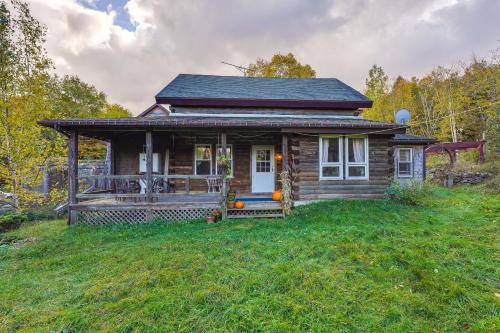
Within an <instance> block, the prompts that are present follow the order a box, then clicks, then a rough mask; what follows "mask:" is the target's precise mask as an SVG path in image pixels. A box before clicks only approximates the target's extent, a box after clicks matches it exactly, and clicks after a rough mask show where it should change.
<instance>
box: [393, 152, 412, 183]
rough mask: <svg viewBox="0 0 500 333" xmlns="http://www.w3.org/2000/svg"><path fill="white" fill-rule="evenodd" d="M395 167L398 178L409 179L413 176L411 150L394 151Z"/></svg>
mask: <svg viewBox="0 0 500 333" xmlns="http://www.w3.org/2000/svg"><path fill="white" fill-rule="evenodd" d="M396 159H397V161H396V163H397V164H396V165H397V168H398V177H402V178H404V177H411V176H412V175H413V152H412V149H411V148H398V149H396Z"/></svg>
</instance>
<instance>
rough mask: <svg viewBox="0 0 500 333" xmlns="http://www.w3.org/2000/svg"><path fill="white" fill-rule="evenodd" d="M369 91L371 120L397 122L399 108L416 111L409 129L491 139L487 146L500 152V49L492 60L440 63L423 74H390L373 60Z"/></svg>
mask: <svg viewBox="0 0 500 333" xmlns="http://www.w3.org/2000/svg"><path fill="white" fill-rule="evenodd" d="M365 83H366V89H365V94H366V95H367V96H368V97H370V98H371V99H372V100H373V101H374V103H373V108H371V109H368V110H366V111H365V112H364V114H363V115H364V116H365V118H367V119H374V120H383V121H393V118H392V114H393V112H394V111H396V110H398V109H400V108H406V109H408V110H410V112H411V119H410V122H409V124H408V125H410V130H409V131H410V132H411V133H414V134H417V135H425V136H429V137H435V138H438V139H439V140H442V141H454V142H455V141H461V140H481V139H486V140H488V146H487V147H488V149H489V151H490V152H493V154H495V155H497V154H499V153H500V152H499V151H500V126H498V123H499V121H500V53H499V49H497V50H495V51H494V52H493V56H492V58H491V59H479V60H478V59H476V58H473V59H472V61H471V62H469V63H462V64H461V66H456V65H454V66H451V67H449V68H448V67H443V66H438V67H437V68H435V69H434V70H432V72H431V73H429V74H427V75H424V76H423V77H421V78H416V77H413V78H411V79H410V80H407V79H405V78H403V77H401V76H399V77H397V78H396V79H395V81H394V83H393V84H392V86H389V80H388V76H387V75H386V74H385V72H384V71H383V69H382V68H381V67H380V66H377V65H374V66H373V67H372V68H371V69H370V71H369V72H368V78H367V79H366V81H365Z"/></svg>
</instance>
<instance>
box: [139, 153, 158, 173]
mask: <svg viewBox="0 0 500 333" xmlns="http://www.w3.org/2000/svg"><path fill="white" fill-rule="evenodd" d="M146 172H147V161H146V153H139V173H146ZM153 172H156V173H158V172H160V154H159V153H153Z"/></svg>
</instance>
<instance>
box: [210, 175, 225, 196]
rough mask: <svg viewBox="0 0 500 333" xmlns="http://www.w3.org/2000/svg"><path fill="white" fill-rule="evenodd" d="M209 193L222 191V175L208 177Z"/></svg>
mask: <svg viewBox="0 0 500 333" xmlns="http://www.w3.org/2000/svg"><path fill="white" fill-rule="evenodd" d="M207 185H208V193H220V191H221V188H222V179H221V177H220V176H208V177H207Z"/></svg>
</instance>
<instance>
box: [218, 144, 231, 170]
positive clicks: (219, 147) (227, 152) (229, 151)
mask: <svg viewBox="0 0 500 333" xmlns="http://www.w3.org/2000/svg"><path fill="white" fill-rule="evenodd" d="M220 155H222V146H221V145H217V151H216V152H215V173H216V174H217V175H219V174H220V173H221V172H222V171H221V168H220V165H219V162H218V161H219V156H220ZM226 156H227V157H228V159H229V168H230V170H231V176H232V175H233V145H231V144H229V145H226Z"/></svg>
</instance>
